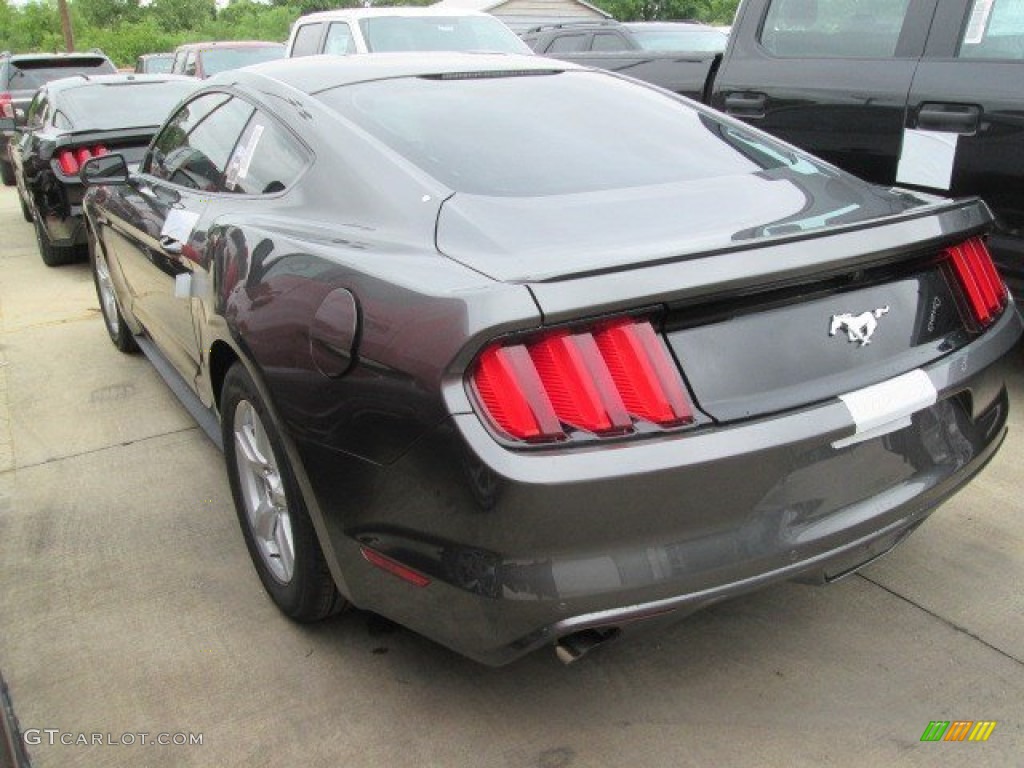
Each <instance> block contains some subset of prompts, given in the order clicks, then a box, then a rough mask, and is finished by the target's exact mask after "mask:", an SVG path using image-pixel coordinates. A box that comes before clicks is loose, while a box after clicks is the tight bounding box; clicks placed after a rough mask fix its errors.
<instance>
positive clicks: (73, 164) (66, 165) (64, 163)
mask: <svg viewBox="0 0 1024 768" xmlns="http://www.w3.org/2000/svg"><path fill="white" fill-rule="evenodd" d="M57 163H58V164H59V165H60V169H61V171H63V172H64V175H66V176H74V175H75V174H76V173H78V168H79V164H78V160H77V159H76V158H75V155H74V153H73V152H72V151H71V150H69V149H62V150H61V151H60V152H58V153H57Z"/></svg>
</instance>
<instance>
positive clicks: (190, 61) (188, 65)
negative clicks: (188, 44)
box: [184, 51, 196, 76]
mask: <svg viewBox="0 0 1024 768" xmlns="http://www.w3.org/2000/svg"><path fill="white" fill-rule="evenodd" d="M184 71H185V74H186V75H192V76H195V74H196V52H195V51H189V52H188V53H187V54H186V55H185V70H184Z"/></svg>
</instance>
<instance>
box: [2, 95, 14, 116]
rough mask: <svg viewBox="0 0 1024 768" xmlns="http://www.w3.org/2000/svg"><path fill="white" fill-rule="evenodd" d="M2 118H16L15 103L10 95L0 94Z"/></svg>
mask: <svg viewBox="0 0 1024 768" xmlns="http://www.w3.org/2000/svg"><path fill="white" fill-rule="evenodd" d="M0 117H14V101H13V100H12V99H11V94H9V93H0Z"/></svg>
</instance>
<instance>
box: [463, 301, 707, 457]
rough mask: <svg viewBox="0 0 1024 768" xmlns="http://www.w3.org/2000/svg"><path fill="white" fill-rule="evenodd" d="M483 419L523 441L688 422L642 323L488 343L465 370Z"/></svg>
mask: <svg viewBox="0 0 1024 768" xmlns="http://www.w3.org/2000/svg"><path fill="white" fill-rule="evenodd" d="M472 381H473V385H474V387H475V389H476V392H477V395H478V396H479V401H480V403H481V405H482V406H483V410H484V412H485V414H486V416H487V417H488V418H489V420H490V422H491V423H492V425H493V426H495V427H496V428H497V429H498V430H500V431H501V432H502V433H504V434H506V435H508V436H510V437H512V438H515V439H517V440H525V441H528V442H554V441H557V440H564V439H566V438H567V437H568V433H567V432H566V428H567V427H570V428H574V429H578V430H583V431H585V432H590V433H593V434H596V435H602V436H610V435H622V434H628V433H629V432H632V431H633V426H634V423H635V422H637V421H645V422H650V423H654V424H658V425H660V426H663V427H675V426H680V425H684V424H689V423H692V422H693V420H694V417H693V408H692V406H691V404H690V398H689V396H688V395H687V392H686V387H685V385H684V384H683V380H682V377H681V376H680V375H679V371H678V369H677V368H676V365H675V363H674V362H673V360H672V358H671V356H670V355H669V353H668V350H667V349H666V348H665V345H664V343H663V342H662V341H661V339H660V338H659V337H658V335H657V333H655V331H654V328H653V327H651V324H650V323H649V322H647V321H637V320H633V319H625V320H616V321H613V322H607V323H601V324H598V325H596V326H594V327H592V328H588V329H585V330H571V331H570V330H565V329H559V330H555V331H551V332H549V333H547V334H544V335H542V336H540V337H537V338H534V339H531V340H529V341H526V342H522V343H513V344H496V345H494V346H491V347H489V348H488V349H486V350H485V351H484V353H483V354H482V355H481V356H480V360H479V362H478V363H477V366H476V369H475V370H474V372H473V375H472Z"/></svg>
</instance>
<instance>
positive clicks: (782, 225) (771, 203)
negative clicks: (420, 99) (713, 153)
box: [437, 161, 925, 282]
mask: <svg viewBox="0 0 1024 768" xmlns="http://www.w3.org/2000/svg"><path fill="white" fill-rule="evenodd" d="M924 203H925V201H924V200H922V199H919V198H917V197H914V196H912V195H910V194H908V193H903V192H896V191H893V190H887V189H883V188H880V187H873V186H871V185H869V184H866V183H864V182H862V181H859V180H858V179H856V178H854V177H852V176H849V175H848V174H845V173H843V172H841V171H838V170H836V169H833V168H829V167H822V166H818V165H812V164H810V163H808V162H806V161H801V162H798V163H797V164H796V165H794V166H785V167H780V168H774V169H771V170H766V171H759V172H757V173H753V174H743V175H733V176H720V177H713V178H702V179H696V180H692V181H686V182H679V183H673V184H662V185H657V186H651V187H637V188H630V189H615V190H603V191H597V192H586V193H580V194H571V195H551V196H545V197H489V196H481V195H470V194H464V193H456V194H454V195H453V196H452V197H450V198H449V199H448V200H447V201H445V203H444V205H443V206H442V207H441V211H440V213H439V216H438V226H437V248H438V250H439V251H440V252H441V253H443V254H444V255H446V256H448V257H449V258H451V259H454V260H455V261H458V262H460V263H462V264H464V265H466V266H468V267H470V268H472V269H475V270H477V271H479V272H482V273H483V274H485V275H487V276H489V277H491V278H493V279H495V280H501V281H508V282H537V281H543V280H552V279H558V278H563V277H566V276H570V275H581V274H588V273H595V272H606V271H615V270H620V269H628V268H630V267H634V266H638V265H644V264H653V263H658V262H664V261H672V260H676V259H684V258H687V257H690V256H696V255H701V254H705V253H707V252H709V251H715V250H719V249H726V248H732V247H736V246H737V245H741V244H743V243H747V244H749V243H750V241H756V240H759V239H766V238H774V237H777V236H780V235H791V234H797V233H800V232H808V231H813V230H818V229H822V228H826V227H830V226H837V225H846V224H856V223H859V222H864V221H869V220H872V219H877V218H884V217H887V216H892V215H896V214H900V213H903V212H904V211H906V210H907V209H909V208H912V207H915V206H917V205H922V204H924Z"/></svg>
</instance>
